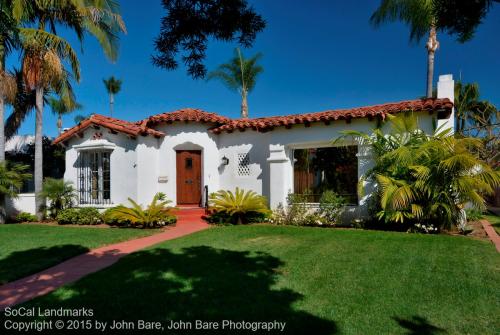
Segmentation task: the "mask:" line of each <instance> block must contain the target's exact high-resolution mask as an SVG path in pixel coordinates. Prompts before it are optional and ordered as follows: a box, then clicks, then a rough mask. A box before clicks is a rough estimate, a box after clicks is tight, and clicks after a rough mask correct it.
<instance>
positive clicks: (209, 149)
mask: <svg viewBox="0 0 500 335" xmlns="http://www.w3.org/2000/svg"><path fill="white" fill-rule="evenodd" d="M209 127H210V125H209V124H203V123H195V122H188V123H186V122H174V123H172V124H163V125H160V126H158V127H157V128H156V129H158V130H160V131H162V132H164V133H165V134H166V136H165V137H164V138H162V139H160V144H159V150H158V163H157V168H158V175H157V177H158V176H164V177H167V179H168V181H167V182H166V183H161V184H160V183H158V188H157V190H158V191H161V192H163V193H165V194H166V195H167V197H168V198H169V199H171V200H172V201H173V202H174V204H176V203H177V180H176V175H177V174H176V170H177V167H176V150H201V151H202V152H201V169H202V180H201V187H202V188H203V186H204V185H208V189H209V192H214V191H217V190H219V188H220V187H219V165H220V164H219V163H220V158H219V149H218V144H217V141H218V138H217V135H214V134H212V133H209V132H208V131H207V129H208V128H209ZM141 163H144V162H142V161H141ZM202 191H203V189H202ZM202 194H203V193H202Z"/></svg>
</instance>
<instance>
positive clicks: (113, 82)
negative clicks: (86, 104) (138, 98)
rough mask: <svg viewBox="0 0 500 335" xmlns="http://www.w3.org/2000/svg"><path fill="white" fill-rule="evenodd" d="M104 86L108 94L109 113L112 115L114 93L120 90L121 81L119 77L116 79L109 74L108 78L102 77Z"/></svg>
mask: <svg viewBox="0 0 500 335" xmlns="http://www.w3.org/2000/svg"><path fill="white" fill-rule="evenodd" d="M102 81H103V82H104V86H105V87H106V91H108V95H109V115H110V116H111V117H112V116H113V107H114V104H115V94H117V93H118V92H120V89H121V87H122V81H121V80H120V79H116V78H115V77H113V76H111V77H109V78H108V79H103V80H102Z"/></svg>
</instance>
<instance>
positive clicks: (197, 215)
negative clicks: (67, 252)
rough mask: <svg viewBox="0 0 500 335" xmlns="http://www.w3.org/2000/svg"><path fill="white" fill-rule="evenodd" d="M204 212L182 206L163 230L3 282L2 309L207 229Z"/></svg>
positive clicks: (1, 288) (101, 248)
mask: <svg viewBox="0 0 500 335" xmlns="http://www.w3.org/2000/svg"><path fill="white" fill-rule="evenodd" d="M203 213H204V212H203V209H199V208H192V209H188V208H186V209H181V210H179V211H178V212H177V213H176V215H177V218H178V221H177V225H176V226H175V227H171V228H167V229H166V230H165V231H164V232H162V233H158V234H155V235H152V236H147V237H142V238H138V239H135V240H130V241H125V242H120V243H116V244H111V245H108V246H104V247H100V248H97V249H94V250H90V251H89V252H87V253H85V254H83V255H79V256H76V257H73V258H70V259H68V260H66V261H64V262H62V263H60V264H58V265H55V266H53V267H51V268H48V269H46V270H43V271H41V272H39V273H36V274H34V275H31V276H28V277H25V278H21V279H18V280H16V281H14V282H11V283H7V284H5V285H2V286H0V311H2V310H4V309H5V308H6V307H8V306H13V305H17V304H20V303H22V302H25V301H28V300H31V299H33V298H36V297H38V296H41V295H44V294H47V293H49V292H51V291H54V290H55V289H57V288H59V287H61V286H63V285H66V284H68V283H72V282H75V281H77V280H78V279H80V278H82V277H84V276H86V275H88V274H90V273H93V272H96V271H99V270H101V269H104V268H106V267H108V266H110V265H112V264H114V263H116V262H117V261H118V260H119V259H120V258H122V257H123V256H126V255H128V254H130V253H132V252H134V251H137V250H140V249H143V248H146V247H149V246H151V245H154V244H157V243H160V242H163V241H168V240H172V239H174V238H178V237H181V236H185V235H188V234H191V233H194V232H197V231H200V230H203V229H207V228H208V227H209V226H208V225H207V224H206V222H205V221H203V220H202V219H201V216H202V215H203Z"/></svg>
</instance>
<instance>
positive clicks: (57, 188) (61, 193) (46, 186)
mask: <svg viewBox="0 0 500 335" xmlns="http://www.w3.org/2000/svg"><path fill="white" fill-rule="evenodd" d="M41 196H42V197H44V198H46V199H48V200H49V207H48V209H49V211H50V215H51V216H52V217H56V216H57V214H58V213H59V211H60V210H63V209H65V208H69V207H73V205H74V203H75V200H76V198H77V194H76V190H75V188H74V187H73V183H72V182H69V181H64V179H54V178H46V179H45V181H44V182H43V188H42V194H41Z"/></svg>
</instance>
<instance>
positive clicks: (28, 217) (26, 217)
mask: <svg viewBox="0 0 500 335" xmlns="http://www.w3.org/2000/svg"><path fill="white" fill-rule="evenodd" d="M14 221H15V222H36V221H38V218H37V217H36V215H33V214H31V213H28V212H20V213H19V214H17V215H16V217H15V219H14Z"/></svg>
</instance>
